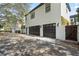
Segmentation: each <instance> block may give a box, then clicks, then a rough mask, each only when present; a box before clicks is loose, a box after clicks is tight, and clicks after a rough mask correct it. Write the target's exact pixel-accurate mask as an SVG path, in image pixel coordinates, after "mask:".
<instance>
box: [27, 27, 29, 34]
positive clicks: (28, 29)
mask: <svg viewBox="0 0 79 59" xmlns="http://www.w3.org/2000/svg"><path fill="white" fill-rule="evenodd" d="M27 35H29V27H27Z"/></svg>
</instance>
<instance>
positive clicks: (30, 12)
mask: <svg viewBox="0 0 79 59" xmlns="http://www.w3.org/2000/svg"><path fill="white" fill-rule="evenodd" d="M43 4H44V3H40V4H39V5H38V6H36V7H35V8H34V9H32V10H31V11H30V12H29V13H28V14H30V13H31V12H32V11H34V10H36V9H37V8H39V7H40V6H42V5H43ZM28 14H26V15H25V16H27V15H28Z"/></svg>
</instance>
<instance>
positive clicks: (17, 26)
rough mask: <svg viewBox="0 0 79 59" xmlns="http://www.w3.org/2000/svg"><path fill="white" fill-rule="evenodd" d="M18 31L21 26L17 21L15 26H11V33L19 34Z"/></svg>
mask: <svg viewBox="0 0 79 59" xmlns="http://www.w3.org/2000/svg"><path fill="white" fill-rule="evenodd" d="M20 31H21V24H20V22H19V21H17V22H16V24H15V25H14V26H12V32H13V33H15V32H17V33H20Z"/></svg>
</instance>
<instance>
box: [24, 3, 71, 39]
mask: <svg viewBox="0 0 79 59" xmlns="http://www.w3.org/2000/svg"><path fill="white" fill-rule="evenodd" d="M69 11H71V9H70V6H69V4H68V3H66V4H65V3H51V4H50V3H41V4H39V5H38V6H37V7H35V8H34V9H33V10H31V11H30V12H29V13H28V14H26V15H25V17H26V24H25V27H26V33H27V34H28V35H37V36H44V37H50V38H57V39H60V38H59V37H61V36H62V37H63V38H64V39H65V37H64V36H63V34H62V33H63V32H61V31H62V29H61V28H60V29H61V31H59V29H58V28H59V27H60V26H66V25H69V24H70V21H69V16H68V13H69ZM59 33H61V34H62V35H61V36H60V34H59ZM64 35H65V33H64ZM62 37H61V38H62ZM63 38H62V39H63Z"/></svg>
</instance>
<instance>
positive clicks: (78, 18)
mask: <svg viewBox="0 0 79 59" xmlns="http://www.w3.org/2000/svg"><path fill="white" fill-rule="evenodd" d="M76 12H77V21H78V22H79V8H77V10H76Z"/></svg>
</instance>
